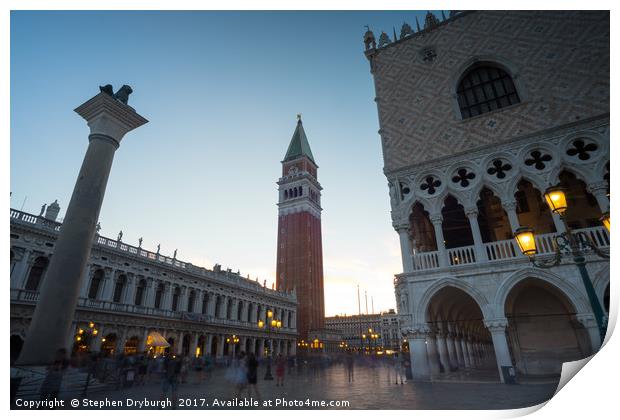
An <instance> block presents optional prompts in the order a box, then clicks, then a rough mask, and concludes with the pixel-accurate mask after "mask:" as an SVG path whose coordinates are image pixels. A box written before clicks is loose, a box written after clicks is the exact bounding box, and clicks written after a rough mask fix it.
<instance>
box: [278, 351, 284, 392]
mask: <svg viewBox="0 0 620 420" xmlns="http://www.w3.org/2000/svg"><path fill="white" fill-rule="evenodd" d="M285 369H286V359H285V358H284V356H282V353H280V354H278V357H276V386H284V370H285Z"/></svg>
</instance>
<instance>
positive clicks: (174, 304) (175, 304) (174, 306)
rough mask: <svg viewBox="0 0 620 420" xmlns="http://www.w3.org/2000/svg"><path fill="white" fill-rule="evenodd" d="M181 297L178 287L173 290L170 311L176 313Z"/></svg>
mask: <svg viewBox="0 0 620 420" xmlns="http://www.w3.org/2000/svg"><path fill="white" fill-rule="evenodd" d="M180 296H181V289H180V288H179V287H177V288H175V289H174V294H173V295H172V310H173V311H176V310H177V308H178V307H179V297H180Z"/></svg>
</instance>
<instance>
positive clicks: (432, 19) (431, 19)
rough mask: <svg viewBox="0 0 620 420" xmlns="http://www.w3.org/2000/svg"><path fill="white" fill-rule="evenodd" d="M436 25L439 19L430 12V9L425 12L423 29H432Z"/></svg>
mask: <svg viewBox="0 0 620 420" xmlns="http://www.w3.org/2000/svg"><path fill="white" fill-rule="evenodd" d="M437 25H439V20H438V19H437V16H435V15H434V14H432V13H431V12H430V11H429V12H426V18H425V19H424V29H433V28H434V27H435V26H437Z"/></svg>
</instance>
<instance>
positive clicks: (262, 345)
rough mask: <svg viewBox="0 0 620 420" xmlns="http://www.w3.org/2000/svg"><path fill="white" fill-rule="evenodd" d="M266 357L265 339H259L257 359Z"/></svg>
mask: <svg viewBox="0 0 620 420" xmlns="http://www.w3.org/2000/svg"><path fill="white" fill-rule="evenodd" d="M264 355H265V339H264V338H259V339H258V354H257V355H256V357H258V358H263V356H264Z"/></svg>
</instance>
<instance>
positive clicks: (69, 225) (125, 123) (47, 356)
mask: <svg viewBox="0 0 620 420" xmlns="http://www.w3.org/2000/svg"><path fill="white" fill-rule="evenodd" d="M110 90H111V87H109V89H106V88H102V92H101V93H99V94H98V95H96V96H94V97H93V98H91V99H89V100H88V101H86V102H85V103H84V104H82V105H80V106H79V107H78V108H76V109H75V112H77V113H78V114H79V115H80V116H81V117H82V118H84V119H85V120H86V121H87V124H88V126H89V127H90V135H89V136H88V139H89V144H88V149H87V150H86V155H85V156H84V161H83V162H82V167H81V168H80V172H79V174H78V177H77V181H76V183H75V187H74V189H73V195H72V196H71V201H70V202H69V206H68V207H67V213H66V215H65V218H64V222H63V224H62V228H61V231H60V236H59V238H58V241H57V242H56V246H55V250H54V255H53V256H52V259H51V261H50V265H49V267H48V269H47V275H46V276H45V281H44V282H43V284H42V287H41V293H40V298H39V302H38V303H37V306H36V309H35V311H34V314H33V317H32V322H31V324H30V328H29V330H28V335H27V337H26V341H25V343H24V348H23V350H22V352H21V354H20V357H19V360H18V364H20V365H38V364H48V363H51V362H52V361H53V360H54V356H55V354H56V352H57V351H58V350H59V349H61V348H64V347H65V346H66V342H67V337H68V336H69V334H71V331H70V328H71V323H72V321H73V316H74V313H75V308H76V305H77V301H78V297H79V292H80V286H81V281H82V274H83V273H84V268H85V267H86V263H87V261H88V258H89V256H90V250H91V247H92V242H93V239H94V236H95V227H96V225H97V221H98V219H99V212H100V210H101V205H102V203H103V197H104V194H105V189H106V185H107V182H108V177H109V175H110V169H111V167H112V161H113V159H114V153H115V152H116V149H118V147H119V145H120V142H121V140H122V138H123V136H124V135H125V134H127V133H128V132H129V131H131V130H134V129H135V128H138V127H140V126H141V125H143V124H146V123H147V122H148V121H147V120H146V119H145V118H143V117H142V116H140V115H139V114H137V113H136V111H135V110H134V109H133V108H131V107H130V106H128V105H127V104H126V102H127V97H128V95H129V93H131V88H129V87H128V86H123V87H122V88H121V90H119V92H117V94H116V95H112V94H111V93H107V92H109V91H110ZM66 350H67V351H68V352H69V351H71V349H66Z"/></svg>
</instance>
